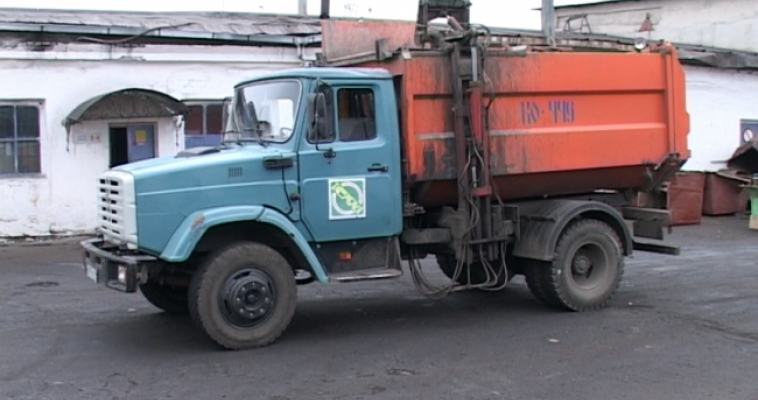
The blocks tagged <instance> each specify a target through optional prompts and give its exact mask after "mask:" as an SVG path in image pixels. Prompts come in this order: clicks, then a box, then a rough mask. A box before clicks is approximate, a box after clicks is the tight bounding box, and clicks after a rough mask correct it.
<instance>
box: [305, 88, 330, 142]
mask: <svg viewBox="0 0 758 400" xmlns="http://www.w3.org/2000/svg"><path fill="white" fill-rule="evenodd" d="M330 122H331V118H330V112H329V107H328V106H327V96H326V94H325V93H324V92H319V93H316V94H310V95H308V141H309V142H311V143H315V144H316V148H318V145H319V143H329V142H332V141H334V132H333V130H332V129H331V123H330Z"/></svg>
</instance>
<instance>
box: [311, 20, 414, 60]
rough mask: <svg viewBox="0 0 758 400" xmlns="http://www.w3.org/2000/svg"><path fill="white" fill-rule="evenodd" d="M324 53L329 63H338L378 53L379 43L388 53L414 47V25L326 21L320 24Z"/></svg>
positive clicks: (384, 22) (385, 22)
mask: <svg viewBox="0 0 758 400" xmlns="http://www.w3.org/2000/svg"><path fill="white" fill-rule="evenodd" d="M321 29H322V35H323V39H322V40H323V42H322V43H323V44H322V47H323V53H324V57H325V58H326V59H327V60H329V61H332V60H339V59H341V58H346V57H350V56H355V55H358V54H362V53H373V52H375V51H376V41H377V40H379V39H384V40H385V47H386V48H387V49H389V50H396V49H398V48H401V47H404V46H408V47H412V46H414V45H415V34H416V24H415V23H413V22H402V21H397V22H394V21H393V22H387V21H365V20H364V21H355V20H324V21H322V25H321Z"/></svg>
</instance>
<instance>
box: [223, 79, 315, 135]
mask: <svg viewBox="0 0 758 400" xmlns="http://www.w3.org/2000/svg"><path fill="white" fill-rule="evenodd" d="M301 91H302V89H301V86H300V82H298V81H271V82H256V83H253V84H250V85H247V86H242V87H239V88H238V89H237V90H236V91H235V93H234V98H233V100H232V104H231V109H230V112H229V121H228V123H227V130H226V132H225V135H224V141H229V142H233V141H250V140H253V141H261V142H277V143H283V142H286V141H287V140H289V138H290V136H292V132H293V130H294V128H295V115H296V114H297V105H298V104H299V101H300V93H301Z"/></svg>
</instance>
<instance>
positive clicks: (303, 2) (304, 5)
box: [297, 0, 308, 17]
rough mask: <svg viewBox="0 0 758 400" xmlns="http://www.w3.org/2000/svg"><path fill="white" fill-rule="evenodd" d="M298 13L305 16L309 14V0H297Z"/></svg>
mask: <svg viewBox="0 0 758 400" xmlns="http://www.w3.org/2000/svg"><path fill="white" fill-rule="evenodd" d="M297 14H298V15H300V16H303V17H304V16H306V15H308V0H297Z"/></svg>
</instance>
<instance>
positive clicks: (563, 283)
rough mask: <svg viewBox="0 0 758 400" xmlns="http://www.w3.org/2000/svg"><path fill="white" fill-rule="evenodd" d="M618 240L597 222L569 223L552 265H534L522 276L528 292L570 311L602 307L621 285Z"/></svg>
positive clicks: (621, 255) (611, 230)
mask: <svg viewBox="0 0 758 400" xmlns="http://www.w3.org/2000/svg"><path fill="white" fill-rule="evenodd" d="M621 246H622V245H621V240H620V239H619V237H618V235H617V234H616V231H614V230H613V228H611V227H610V226H609V225H608V224H606V223H604V222H602V221H598V220H580V221H577V222H574V223H572V224H571V225H569V227H568V228H567V229H566V230H565V231H564V232H563V233H562V234H561V237H560V238H559V239H558V244H557V246H556V248H555V258H554V260H553V262H552V263H534V264H533V265H532V266H531V268H529V269H530V270H531V271H529V272H527V273H526V276H527V283H528V285H529V288H530V289H531V291H532V293H534V294H535V296H536V297H537V298H539V299H540V300H541V301H542V302H544V303H546V304H547V305H550V306H554V307H559V308H563V309H567V310H570V311H591V310H597V309H600V308H603V307H605V306H606V305H607V304H608V301H610V299H611V297H612V296H613V294H614V293H615V292H616V290H617V289H618V287H619V284H620V283H621V278H622V276H623V274H624V253H623V251H622V249H621Z"/></svg>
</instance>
